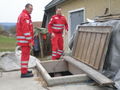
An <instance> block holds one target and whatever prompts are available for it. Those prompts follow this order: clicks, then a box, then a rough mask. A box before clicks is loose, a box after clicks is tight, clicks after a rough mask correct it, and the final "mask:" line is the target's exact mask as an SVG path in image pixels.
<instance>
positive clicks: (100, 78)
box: [63, 56, 114, 85]
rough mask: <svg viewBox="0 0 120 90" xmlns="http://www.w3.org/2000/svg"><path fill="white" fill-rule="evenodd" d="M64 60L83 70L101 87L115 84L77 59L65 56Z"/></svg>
mask: <svg viewBox="0 0 120 90" xmlns="http://www.w3.org/2000/svg"><path fill="white" fill-rule="evenodd" d="M63 58H64V59H65V61H67V62H69V63H70V64H72V65H74V66H76V67H78V68H79V69H81V70H83V71H84V72H85V73H86V74H87V75H88V77H90V78H92V79H93V80H95V81H96V82H97V83H99V84H100V85H113V84H114V82H113V81H112V80H111V79H109V78H107V77H106V76H104V75H102V74H101V73H99V72H98V71H96V70H94V69H93V68H91V67H89V66H87V65H86V64H84V63H81V62H80V61H77V60H76V59H74V58H72V57H70V56H64V57H63Z"/></svg>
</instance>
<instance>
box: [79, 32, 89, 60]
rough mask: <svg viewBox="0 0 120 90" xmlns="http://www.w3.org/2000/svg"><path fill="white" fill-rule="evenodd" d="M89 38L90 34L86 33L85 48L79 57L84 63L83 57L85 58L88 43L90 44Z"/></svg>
mask: <svg viewBox="0 0 120 90" xmlns="http://www.w3.org/2000/svg"><path fill="white" fill-rule="evenodd" d="M90 37H91V33H87V37H86V41H85V46H84V50H83V55H82V57H81V58H82V59H83V60H84V61H86V60H85V57H86V54H87V50H88V46H89V43H90Z"/></svg>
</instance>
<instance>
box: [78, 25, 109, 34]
mask: <svg viewBox="0 0 120 90" xmlns="http://www.w3.org/2000/svg"><path fill="white" fill-rule="evenodd" d="M80 28H82V29H79V31H80V32H89V33H90V32H91V33H109V32H110V30H109V29H107V28H110V26H80ZM101 28H103V29H101Z"/></svg>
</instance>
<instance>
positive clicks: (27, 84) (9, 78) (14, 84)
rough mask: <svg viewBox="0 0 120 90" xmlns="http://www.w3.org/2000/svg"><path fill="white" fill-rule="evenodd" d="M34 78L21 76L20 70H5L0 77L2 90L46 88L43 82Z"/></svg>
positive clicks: (0, 88)
mask: <svg viewBox="0 0 120 90" xmlns="http://www.w3.org/2000/svg"><path fill="white" fill-rule="evenodd" d="M36 78H37V77H36V76H35V77H33V78H22V79H21V78H20V72H19V71H14V72H3V74H2V77H0V90H46V89H45V88H44V87H42V85H41V83H40V82H39V81H37V80H36Z"/></svg>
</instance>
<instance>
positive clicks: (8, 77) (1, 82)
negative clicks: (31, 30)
mask: <svg viewBox="0 0 120 90" xmlns="http://www.w3.org/2000/svg"><path fill="white" fill-rule="evenodd" d="M39 74H40V73H39ZM0 90H113V89H110V88H106V87H99V86H93V85H91V84H87V83H78V84H77V83H76V84H74V83H73V84H64V85H58V86H53V87H47V85H46V83H45V81H44V80H43V78H42V77H41V75H39V77H37V75H36V74H35V77H33V78H22V79H21V78H20V72H19V71H14V72H3V75H2V77H0Z"/></svg>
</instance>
